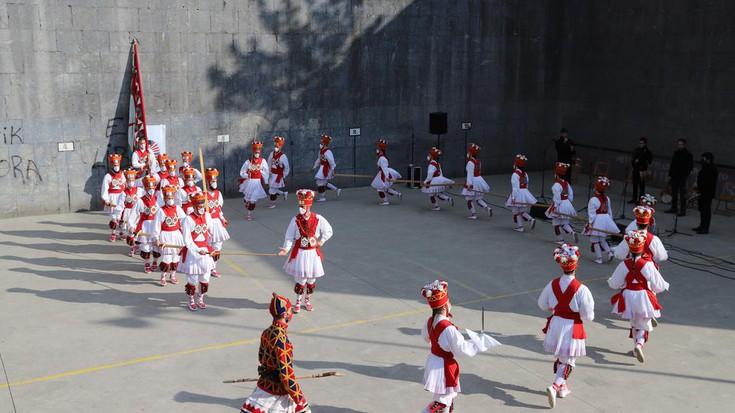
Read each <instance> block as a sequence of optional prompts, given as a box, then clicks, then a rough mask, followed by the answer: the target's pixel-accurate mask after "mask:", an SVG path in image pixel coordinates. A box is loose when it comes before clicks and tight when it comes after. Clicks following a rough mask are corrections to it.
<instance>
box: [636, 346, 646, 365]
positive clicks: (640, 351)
mask: <svg viewBox="0 0 735 413" xmlns="http://www.w3.org/2000/svg"><path fill="white" fill-rule="evenodd" d="M633 354H635V358H636V359H638V362H640V363H643V362H644V361H646V358H645V357H644V356H643V346H641V345H640V344H636V345H635V348H634V349H633Z"/></svg>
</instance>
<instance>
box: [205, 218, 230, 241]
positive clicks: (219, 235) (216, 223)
mask: <svg viewBox="0 0 735 413" xmlns="http://www.w3.org/2000/svg"><path fill="white" fill-rule="evenodd" d="M209 230H210V231H211V232H212V235H211V236H210V237H209V242H210V244H211V243H214V242H223V241H227V240H228V239H230V233H229V232H227V228H225V226H224V225H223V224H222V220H221V219H219V218H212V226H211V227H209Z"/></svg>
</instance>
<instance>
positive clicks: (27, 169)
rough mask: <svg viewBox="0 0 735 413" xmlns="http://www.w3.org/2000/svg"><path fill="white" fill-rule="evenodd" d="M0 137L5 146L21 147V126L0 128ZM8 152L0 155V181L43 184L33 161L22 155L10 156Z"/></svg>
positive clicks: (13, 125) (3, 126) (39, 172)
mask: <svg viewBox="0 0 735 413" xmlns="http://www.w3.org/2000/svg"><path fill="white" fill-rule="evenodd" d="M0 135H2V142H3V145H5V146H10V147H12V146H13V145H22V144H23V143H24V140H23V126H22V125H20V124H9V125H2V126H0ZM9 152H10V151H8V152H6V153H4V154H0V179H4V178H8V179H13V180H18V181H21V182H22V183H24V184H25V183H36V184H37V183H40V182H43V176H42V175H41V171H40V170H39V168H38V165H37V164H36V162H35V161H33V159H30V158H25V157H23V156H22V155H10V154H9Z"/></svg>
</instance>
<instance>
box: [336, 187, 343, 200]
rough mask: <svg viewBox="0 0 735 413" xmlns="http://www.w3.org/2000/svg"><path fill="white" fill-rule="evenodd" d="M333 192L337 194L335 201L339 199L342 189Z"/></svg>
mask: <svg viewBox="0 0 735 413" xmlns="http://www.w3.org/2000/svg"><path fill="white" fill-rule="evenodd" d="M334 192H335V193H336V194H337V199H339V194H341V193H342V189H341V188H337V190H336V191H334Z"/></svg>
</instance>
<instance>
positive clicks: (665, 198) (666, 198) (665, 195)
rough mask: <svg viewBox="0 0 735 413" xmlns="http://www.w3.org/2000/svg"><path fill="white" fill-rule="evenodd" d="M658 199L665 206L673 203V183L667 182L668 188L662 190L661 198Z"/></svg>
mask: <svg viewBox="0 0 735 413" xmlns="http://www.w3.org/2000/svg"><path fill="white" fill-rule="evenodd" d="M658 199H659V200H661V202H663V203H664V204H670V203H671V181H666V186H665V187H664V189H662V190H661V196H659V197H658Z"/></svg>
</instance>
